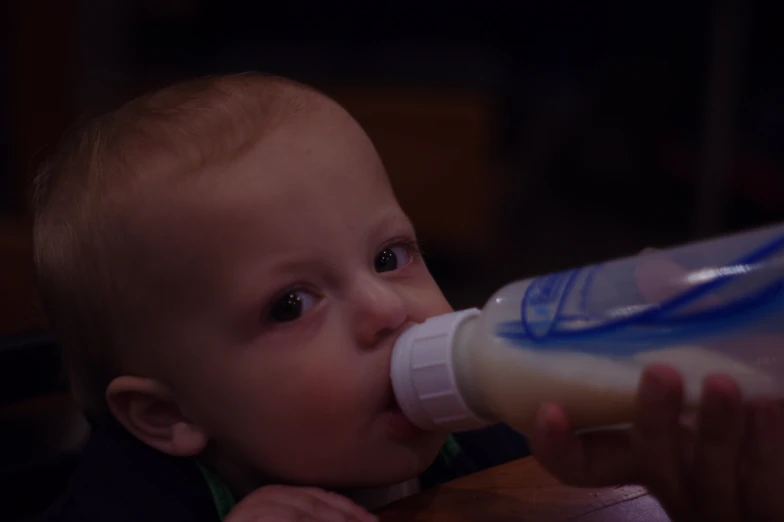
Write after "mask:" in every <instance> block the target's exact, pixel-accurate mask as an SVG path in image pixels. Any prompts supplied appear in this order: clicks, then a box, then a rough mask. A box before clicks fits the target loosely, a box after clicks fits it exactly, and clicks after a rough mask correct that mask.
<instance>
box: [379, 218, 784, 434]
mask: <svg viewBox="0 0 784 522" xmlns="http://www.w3.org/2000/svg"><path fill="white" fill-rule="evenodd" d="M782 352H784V225H778V226H773V227H768V228H764V229H759V230H754V231H751V232H746V233H743V234H736V235H732V236H727V237H723V238H719V239H713V240H709V241H703V242H699V243H694V244H691V245H687V246H681V247H677V248H673V249H670V250H663V251H656V252H652V253H648V254H644V255H639V256H635V257H629V258H625V259H620V260H615V261H610V262H606V263H601V264H597V265H593V266H588V267H585V268H578V269H574V270H568V271H565V272H561V273H554V274H550V275H545V276H542V277H536V278H533V279H527V280H524V281H518V282H514V283H511V284H509V285H507V286H505V287H504V288H502V289H501V290H499V291H498V292H497V293H496V294H495V295H493V296H492V297H491V298H490V300H489V301H488V302H487V303H486V305H485V306H484V308H483V309H482V310H481V311H479V310H477V309H470V310H463V311H458V312H454V313H451V314H446V315H442V316H438V317H433V318H431V319H429V320H427V321H425V322H424V323H422V324H419V325H416V326H413V327H411V328H410V329H408V330H407V331H405V332H404V333H403V334H402V335H401V336H400V338H399V339H398V341H397V343H396V344H395V347H394V350H393V354H392V365H391V377H392V385H393V388H394V391H395V396H396V398H397V400H398V403H399V405H400V408H401V410H402V411H403V413H404V414H405V415H406V417H408V418H409V420H410V421H411V422H412V423H413V424H415V425H417V426H419V427H420V428H423V429H430V430H449V431H460V430H467V429H474V428H477V427H480V426H483V425H486V424H490V423H494V422H499V421H503V422H506V423H507V424H509V425H510V426H512V427H515V428H517V429H518V430H520V431H523V432H526V431H528V430H529V429H530V428H531V426H532V423H533V420H534V416H535V415H536V412H537V410H538V408H539V406H540V405H541V404H542V403H543V402H557V403H559V404H561V405H562V406H563V407H564V409H565V410H566V413H567V414H568V415H569V417H570V419H571V420H572V422H573V424H574V427H575V428H576V429H591V428H601V427H608V426H613V425H618V424H624V423H627V422H629V421H630V420H631V418H632V411H633V403H634V396H635V392H636V388H637V385H638V382H639V379H640V375H641V373H642V370H643V368H644V367H645V366H646V365H648V364H650V363H654V362H663V363H667V364H669V365H671V366H673V367H674V368H676V369H677V370H678V371H679V372H680V373H681V376H682V377H683V380H684V387H685V388H684V391H685V397H686V403H687V406H689V407H695V406H697V405H698V404H699V399H700V389H701V385H702V381H703V379H704V378H705V377H706V376H707V375H710V374H713V373H721V374H724V375H728V376H730V377H731V378H733V379H734V380H735V381H736V382H737V383H738V385H739V386H740V388H741V391H742V392H743V394H744V397H746V398H748V397H751V396H758V395H766V396H774V397H778V398H781V397H784V386H782V381H784V361H782V356H781V353H782Z"/></svg>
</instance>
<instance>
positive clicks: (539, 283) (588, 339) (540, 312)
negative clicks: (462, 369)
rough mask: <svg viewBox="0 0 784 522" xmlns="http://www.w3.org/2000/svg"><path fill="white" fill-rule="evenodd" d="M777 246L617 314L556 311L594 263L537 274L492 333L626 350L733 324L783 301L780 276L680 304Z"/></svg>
mask: <svg viewBox="0 0 784 522" xmlns="http://www.w3.org/2000/svg"><path fill="white" fill-rule="evenodd" d="M782 248H784V236H781V237H778V238H776V239H774V240H773V241H770V242H769V243H767V244H765V245H763V246H761V247H759V248H758V249H756V250H754V251H752V252H750V253H749V254H748V255H746V256H743V257H741V258H739V259H737V260H736V261H734V262H731V263H729V264H727V265H725V268H729V269H728V270H724V271H723V272H724V273H722V274H720V275H719V276H718V277H716V278H714V279H711V280H709V281H707V282H705V283H702V284H698V285H695V286H693V287H692V288H690V289H688V290H686V291H685V292H683V293H681V294H679V295H676V296H675V297H672V298H670V299H668V300H665V301H663V302H661V303H654V304H649V305H644V306H641V307H640V309H639V310H638V311H636V312H635V313H631V314H628V315H625V316H622V317H620V318H617V319H606V318H602V317H591V316H589V315H579V316H576V315H565V314H564V313H563V312H562V309H563V307H564V304H565V303H566V301H567V298H568V297H569V296H570V293H571V292H572V287H573V285H574V283H575V281H576V280H578V279H579V277H580V276H581V274H582V275H583V277H584V280H585V282H587V283H590V281H591V279H593V275H594V272H595V270H596V267H593V268H589V269H588V270H591V273H589V274H587V275H586V274H583V273H582V271H581V270H571V271H568V272H561V273H557V274H552V275H548V276H544V277H540V278H537V279H535V280H533V281H532V282H531V284H530V285H529V286H528V288H527V289H526V292H525V294H524V295H523V298H522V300H521V306H520V320H519V321H508V322H505V323H501V324H499V325H498V327H497V330H496V333H497V335H498V336H499V337H501V338H504V339H506V340H507V341H509V342H511V343H512V344H516V345H520V346H525V347H526V348H531V349H543V348H564V349H568V350H570V351H581V352H590V353H594V354H602V355H632V354H634V353H635V352H638V351H646V350H649V349H651V348H653V347H655V346H663V345H667V344H671V343H673V342H683V341H685V340H688V339H690V338H695V337H699V336H701V335H705V334H706V333H710V332H721V331H727V330H734V329H738V328H739V327H740V326H743V325H745V324H748V323H750V322H754V321H759V320H761V319H764V318H766V317H769V316H770V315H771V314H772V313H775V312H776V311H778V310H780V308H781V306H782V304H784V281H783V280H782V278H781V277H780V276H778V277H776V276H772V282H770V283H768V284H767V285H765V286H763V287H761V288H759V289H757V290H756V291H754V292H751V293H749V294H748V295H745V296H743V297H741V298H738V299H735V300H732V301H729V302H725V303H720V304H716V305H713V306H710V307H703V308H700V309H698V310H694V311H691V312H688V313H683V310H684V309H685V308H686V307H687V306H689V305H691V304H693V303H695V302H697V301H698V300H699V299H701V298H703V297H705V296H707V295H708V294H710V293H712V292H715V291H717V290H719V289H721V288H722V287H723V286H725V285H727V284H729V283H730V282H732V281H734V280H736V279H737V278H739V277H743V275H744V273H745V272H746V271H747V270H745V268H746V267H748V266H749V265H756V264H759V263H760V262H762V261H764V260H766V259H768V258H770V257H772V256H774V255H775V254H777V253H778V252H779V251H780V250H781V249H782ZM734 268H737V269H734ZM779 270H780V269H779ZM585 291H586V288H585V286H583V287H582V288H581V289H580V293H581V295H580V303H581V309H583V310H584V309H585V303H586V294H585ZM678 312H681V313H678Z"/></svg>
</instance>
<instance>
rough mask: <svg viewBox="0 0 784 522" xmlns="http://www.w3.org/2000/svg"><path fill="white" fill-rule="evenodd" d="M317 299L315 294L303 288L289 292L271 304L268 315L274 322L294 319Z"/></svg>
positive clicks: (311, 306)
mask: <svg viewBox="0 0 784 522" xmlns="http://www.w3.org/2000/svg"><path fill="white" fill-rule="evenodd" d="M317 299H318V298H317V297H316V296H315V295H313V294H312V293H310V292H308V291H305V290H295V291H293V292H289V293H287V294H286V295H284V296H283V297H281V298H280V299H278V300H277V301H276V302H275V304H273V305H272V308H271V309H270V312H269V317H270V319H272V320H273V321H274V322H276V323H289V322H291V321H296V320H297V319H299V318H300V317H302V316H303V315H305V314H306V313H307V312H308V310H310V309H311V308H313V306H314V305H315V304H316V300H317Z"/></svg>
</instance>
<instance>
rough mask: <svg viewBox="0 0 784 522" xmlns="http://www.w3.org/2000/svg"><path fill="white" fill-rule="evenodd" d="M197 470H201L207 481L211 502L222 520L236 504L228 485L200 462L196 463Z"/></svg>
mask: <svg viewBox="0 0 784 522" xmlns="http://www.w3.org/2000/svg"><path fill="white" fill-rule="evenodd" d="M197 465H198V466H199V471H201V474H202V476H203V477H204V480H206V481H207V486H209V488H210V493H211V494H212V502H213V504H215V510H216V511H217V512H218V517H220V520H224V519H225V518H226V517H227V516H229V512H231V510H232V509H234V506H236V505H237V501H236V499H235V498H234V495H232V493H231V491H230V490H229V487H228V486H227V485H226V483H225V482H223V481H222V480H221V479H220V477H218V476H217V475H216V474H215V473H213V472H212V471H210V470H209V469H207V468H206V467H204V466H203V465H202V464H201V463H200V462H199V463H197Z"/></svg>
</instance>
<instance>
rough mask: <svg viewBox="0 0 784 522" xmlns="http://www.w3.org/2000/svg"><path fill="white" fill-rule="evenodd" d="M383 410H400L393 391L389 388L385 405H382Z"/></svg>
mask: <svg viewBox="0 0 784 522" xmlns="http://www.w3.org/2000/svg"><path fill="white" fill-rule="evenodd" d="M384 411H394V412H401V413H402V411H401V409H400V405H399V404H398V403H397V397H395V393H394V392H393V391H392V390H391V389H390V392H389V398H388V399H387V402H386V405H385V406H384Z"/></svg>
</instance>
